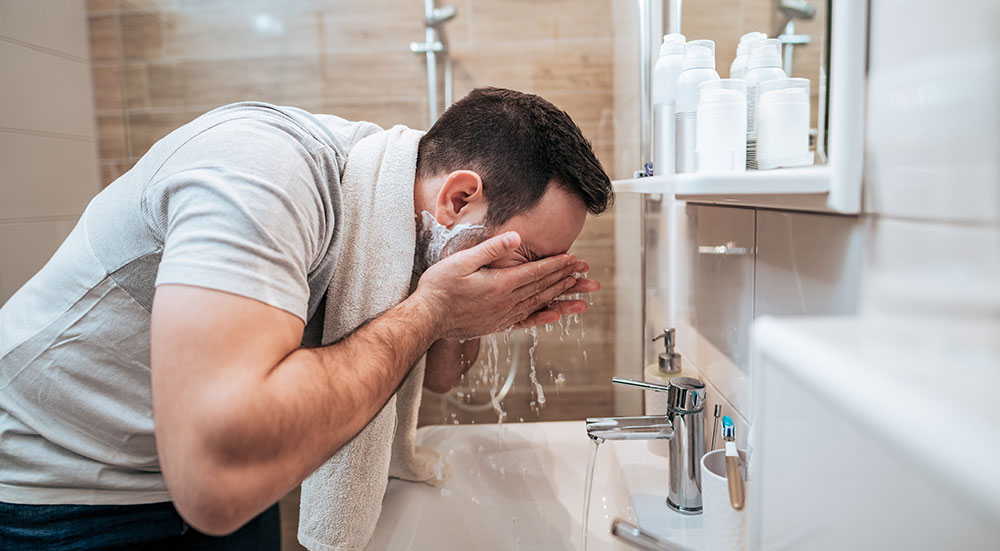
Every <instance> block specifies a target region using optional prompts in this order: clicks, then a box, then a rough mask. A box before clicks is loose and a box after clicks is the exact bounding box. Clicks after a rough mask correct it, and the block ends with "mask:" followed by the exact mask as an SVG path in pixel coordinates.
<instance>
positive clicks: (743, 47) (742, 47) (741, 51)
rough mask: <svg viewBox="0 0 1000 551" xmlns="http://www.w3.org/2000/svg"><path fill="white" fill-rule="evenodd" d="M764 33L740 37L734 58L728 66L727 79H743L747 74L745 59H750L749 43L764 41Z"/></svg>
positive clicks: (765, 35) (765, 36)
mask: <svg viewBox="0 0 1000 551" xmlns="http://www.w3.org/2000/svg"><path fill="white" fill-rule="evenodd" d="M765 38H767V34H766V33H759V32H752V33H747V34H745V35H743V36H741V37H740V43H739V45H737V46H736V58H735V59H733V63H732V64H731V65H730V66H729V78H744V77H745V76H746V73H747V59H748V58H749V57H750V43H751V42H753V41H755V40H764V39H765Z"/></svg>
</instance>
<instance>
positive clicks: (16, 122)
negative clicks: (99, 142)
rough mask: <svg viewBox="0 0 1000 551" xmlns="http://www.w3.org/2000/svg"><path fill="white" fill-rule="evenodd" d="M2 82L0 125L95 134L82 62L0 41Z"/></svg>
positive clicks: (88, 84) (86, 73) (88, 83)
mask: <svg viewBox="0 0 1000 551" xmlns="http://www.w3.org/2000/svg"><path fill="white" fill-rule="evenodd" d="M0 67H4V85H3V86H0V104H3V105H8V106H16V107H17V108H16V109H4V110H3V111H0V127H7V128H18V129H25V130H34V131H40V132H57V133H61V134H73V135H77V136H94V121H93V119H92V116H93V109H94V106H93V96H92V95H91V94H92V93H93V92H92V90H91V81H90V67H89V66H88V65H87V64H86V63H82V62H79V61H71V60H69V59H66V58H62V57H59V56H54V55H51V54H47V53H43V52H40V51H38V50H33V49H30V48H25V47H23V46H18V45H16V44H12V43H9V42H0Z"/></svg>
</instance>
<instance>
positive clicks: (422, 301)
mask: <svg viewBox="0 0 1000 551" xmlns="http://www.w3.org/2000/svg"><path fill="white" fill-rule="evenodd" d="M401 306H403V307H404V308H405V309H406V311H407V312H408V313H409V314H410V316H412V318H413V319H414V321H415V322H416V324H417V325H418V326H419V327H420V328H422V329H423V331H424V334H425V336H426V338H427V339H428V340H427V346H428V347H429V346H430V345H431V344H433V343H434V342H435V341H437V340H439V339H441V338H443V335H444V333H445V327H444V325H445V324H444V320H445V315H444V313H443V312H441V309H440V308H438V307H436V304H434V302H433V301H432V300H430V299H428V298H427V297H426V296H425V295H424V294H423V293H421V292H420V291H417V292H415V293H413V294H412V295H410V296H409V297H407V298H406V300H404V301H403V303H402V304H401Z"/></svg>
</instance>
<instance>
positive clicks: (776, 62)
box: [745, 38, 787, 168]
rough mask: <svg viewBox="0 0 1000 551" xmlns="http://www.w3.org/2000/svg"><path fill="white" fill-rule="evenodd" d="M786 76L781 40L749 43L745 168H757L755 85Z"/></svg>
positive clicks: (769, 39) (771, 39)
mask: <svg viewBox="0 0 1000 551" xmlns="http://www.w3.org/2000/svg"><path fill="white" fill-rule="evenodd" d="M779 78H787V75H785V72H784V71H782V70H781V42H780V41H778V40H777V39H774V38H768V39H766V40H755V41H753V42H751V43H750V57H749V58H748V59H747V74H746V79H745V80H746V81H747V168H757V122H756V121H757V86H758V85H759V84H760V83H762V82H767V81H769V80H774V79H779Z"/></svg>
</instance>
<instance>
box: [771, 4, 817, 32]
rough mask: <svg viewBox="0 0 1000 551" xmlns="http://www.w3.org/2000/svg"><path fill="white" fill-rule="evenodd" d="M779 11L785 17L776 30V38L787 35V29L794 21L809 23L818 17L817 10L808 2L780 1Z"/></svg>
mask: <svg viewBox="0 0 1000 551" xmlns="http://www.w3.org/2000/svg"><path fill="white" fill-rule="evenodd" d="M778 11H780V12H781V15H782V16H783V17H782V20H781V24H779V25H778V26H777V27H776V28H775V30H774V36H781V35H782V34H785V32H786V27H787V26H788V25H789V23H791V22H792V21H793V20H795V19H798V20H801V21H808V20H810V19H812V18H813V16H815V15H816V8H814V7H813V6H812V4H810V3H809V2H806V0H778Z"/></svg>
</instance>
